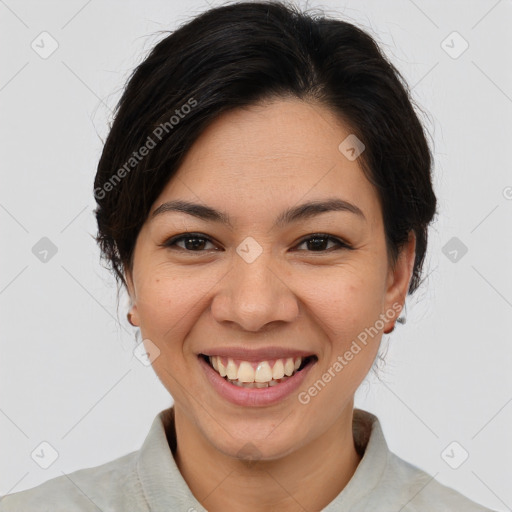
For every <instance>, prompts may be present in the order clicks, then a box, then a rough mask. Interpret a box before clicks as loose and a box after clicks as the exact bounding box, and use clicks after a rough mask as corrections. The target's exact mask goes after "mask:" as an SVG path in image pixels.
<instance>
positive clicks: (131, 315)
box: [126, 306, 139, 327]
mask: <svg viewBox="0 0 512 512" xmlns="http://www.w3.org/2000/svg"><path fill="white" fill-rule="evenodd" d="M126 318H127V319H128V323H129V324H130V325H133V327H138V326H139V318H138V314H137V306H132V307H131V309H130V311H128V313H127V314H126Z"/></svg>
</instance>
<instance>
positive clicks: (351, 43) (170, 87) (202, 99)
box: [94, 1, 436, 294]
mask: <svg viewBox="0 0 512 512" xmlns="http://www.w3.org/2000/svg"><path fill="white" fill-rule="evenodd" d="M279 98H283V99H285V98H297V99H300V100H303V101H312V102H316V103H318V104H321V105H324V106H326V107H327V108H329V109H330V110H331V111H332V112H334V113H335V114H336V115H337V116H338V118H339V119H340V120H342V121H343V122H344V123H345V124H346V126H348V127H349V128H350V131H351V133H353V134H354V135H356V136H357V138H358V139H360V140H361V141H362V142H363V144H364V145H365V150H364V152H363V153H362V154H361V155H360V157H359V158H358V162H359V163H360V166H361V169H362V170H363V172H364V173H365V175H366V177H367V178H368V179H369V181H370V182H371V183H372V184H373V185H374V187H375V188H376V191H377V194H378V197H379V201H380V207H381V211H382V216H383V223H384V230H385V239H386V248H387V254H388V257H389V258H390V261H391V263H392V265H394V264H395V263H396V261H397V257H398V254H399V250H400V249H401V247H403V245H404V243H405V242H407V240H408V238H409V233H410V231H413V232H414V234H415V235H416V256H415V262H414V269H413V274H412V277H411V281H410V284H409V290H408V294H412V293H413V292H414V291H415V290H416V289H417V287H418V286H419V284H420V277H421V270H422V266H423V260H424V257H425V252H426V248H427V238H428V225H429V223H430V221H431V220H432V218H433V216H434V214H435V213H436V196H435V194H434V191H433V189H432V180H431V171H432V169H431V166H432V160H433V158H432V154H431V150H430V147H429V144H428V143H427V140H426V134H427V132H426V131H425V129H424V127H423V126H422V123H421V122H420V120H419V118H418V116H417V114H416V112H415V104H414V102H413V100H412V98H411V92H410V89H409V88H408V86H407V83H406V82H405V80H404V79H403V77H402V76H401V75H400V73H399V71H398V70H397V69H396V68H395V67H394V66H393V64H392V63H391V62H390V61H389V60H388V59H387V58H386V56H385V55H384V53H383V52H382V51H381V50H380V48H379V46H378V45H377V43H376V42H375V41H374V39H373V38H372V37H371V36H370V35H369V34H368V33H366V32H365V31H363V30H362V29H360V28H358V27H356V26H355V25H354V24H351V23H349V22H346V21H342V20H339V19H330V18H328V17H326V16H325V15H312V14H309V13H308V12H305V11H301V10H300V9H299V8H297V7H295V6H292V5H286V4H285V3H283V2H275V1H257V2H239V3H234V4H230V5H224V6H221V7H217V8H213V9H210V10H207V11H205V12H203V13H201V14H200V15H198V16H196V17H195V18H193V19H192V20H190V21H188V22H187V23H185V24H183V25H182V26H180V27H179V28H178V29H177V30H175V31H174V32H171V33H170V35H168V36H166V37H165V38H164V39H162V40H161V41H160V42H158V44H156V45H155V46H154V47H153V48H152V50H151V51H150V52H149V54H148V56H147V57H146V58H145V59H144V61H143V62H142V63H141V64H140V65H138V66H137V67H136V68H135V69H134V71H133V73H132V74H131V76H130V77H129V79H128V81H127V84H126V86H125V88H124V91H123V94H122V96H121V98H120V100H119V102H118V104H117V106H116V108H115V111H114V114H115V118H114V121H113V123H112V125H111V128H110V131H109V134H108V136H107V138H106V141H105V144H104V147H103V152H102V155H101V158H100V160H99V164H98V168H97V173H96V177H95V180H94V195H95V198H96V202H97V208H96V209H95V215H96V220H97V223H98V234H97V236H96V241H97V243H98V245H99V247H100V250H101V258H102V259H103V260H105V261H106V262H107V265H108V267H109V268H110V269H111V270H113V272H114V275H115V277H116V279H117V281H118V284H120V283H123V284H124V286H125V287H126V281H125V277H124V272H125V271H126V270H127V269H129V270H131V269H132V264H133V253H134V248H135V243H136V240H137V236H138V234H139V232H140V229H141V228H142V226H143V224H144V222H145V221H146V219H147V216H148V214H149V211H150V208H151V205H152V204H153V203H154V201H155V200H156V198H157V197H158V196H159V195H160V193H161V191H162V190H163V188H164V187H165V185H166V184H167V183H168V182H169V180H170V179H172V177H173V175H174V174H175V173H176V171H177V170H178V168H179V166H180V163H181V162H182V161H183V158H184V156H185V155H186V154H187V151H188V150H189V149H190V147H191V146H192V144H193V143H194V142H195V141H196V140H197V138H198V137H199V136H200V134H201V133H202V132H203V131H204V130H205V128H206V127H207V126H208V125H209V124H210V123H212V121H214V120H215V119H216V118H217V117H219V116H220V115H221V114H223V113H225V112H227V111H230V110H233V109H237V108H242V107H248V106H251V105H256V104H262V103H264V102H265V101H270V100H273V99H279ZM164 132H165V134H164ZM157 135H158V136H157ZM150 141H152V142H150ZM340 142H341V141H340ZM152 143H154V147H152V146H153V144H152ZM143 148H146V149H145V150H144V149H143ZM212 172H213V171H212Z"/></svg>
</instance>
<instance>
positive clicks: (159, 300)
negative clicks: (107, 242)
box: [137, 267, 213, 344]
mask: <svg viewBox="0 0 512 512" xmlns="http://www.w3.org/2000/svg"><path fill="white" fill-rule="evenodd" d="M210 281H211V277H207V276H206V275H204V274H202V273H198V272H197V271H196V272H191V271H180V273H179V274H177V272H176V271H175V270H174V271H173V270H172V269H170V268H165V267H162V268H159V269H156V270H155V271H153V272H152V276H151V278H148V279H145V280H142V284H141V285H140V286H139V288H138V296H137V310H138V313H139V317H140V321H141V330H142V334H143V335H144V336H145V337H148V338H150V339H152V338H154V339H155V343H157V344H164V343H165V344H169V343H170V342H171V341H172V340H175V339H181V338H180V336H181V337H183V336H185V335H186V333H187V332H188V331H189V330H190V329H191V327H192V325H193V324H194V322H195V321H196V320H197V315H198V314H199V313H200V308H201V299H202V298H204V297H205V296H206V295H207V291H208V289H209V288H211V286H212V284H213V282H212V283H210Z"/></svg>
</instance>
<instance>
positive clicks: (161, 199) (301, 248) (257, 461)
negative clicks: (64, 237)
mask: <svg viewBox="0 0 512 512" xmlns="http://www.w3.org/2000/svg"><path fill="white" fill-rule="evenodd" d="M431 162H432V160H431V153H430V150H429V146H428V144H427V141H426V138H425V133H424V131H423V128H422V126H421V124H420V122H419V120H418V118H417V116H416V114H415V112H414V109H413V106H412V104H411V100H410V98H409V95H408V92H407V89H406V87H405V85H404V84H403V83H402V79H401V77H400V75H399V73H398V72H397V70H396V69H395V68H394V67H393V66H392V65H391V64H390V63H389V62H388V61H387V60H386V59H385V57H384V56H383V55H382V53H381V52H380V51H379V49H378V47H377V45H376V44H375V42H374V41H373V40H372V39H371V38H370V36H368V35H367V34H366V33H364V32H362V31H361V30H360V29H358V28H356V27H355V26H353V25H351V24H349V23H346V22H343V21H339V20H333V19H326V18H318V19H314V18H311V17H309V16H307V15H306V14H304V13H301V12H299V11H298V10H296V9H295V8H292V7H287V6H285V5H283V4H278V3H274V2H271V3H268V2H254V3H252V2H251V3H239V4H233V5H228V6H224V7H220V8H217V9H212V10H210V11H208V12H206V13H204V14H202V15H200V16H198V17H197V18H196V19H194V20H192V21H191V22H189V23H188V24H186V25H184V26H182V27H181V28H180V29H179V30H177V31H175V32H174V33H173V34H171V35H170V36H168V37H167V38H165V39H164V40H163V41H161V42H160V43H159V44H157V45H156V46H155V48H154V49H153V50H152V52H151V54H150V55H149V56H148V57H147V58H146V59H145V61H144V62H143V63H142V64H141V65H140V66H138V68H137V69H136V70H135V72H134V74H133V75H132V77H131V78H130V80H129V82H128V84H127V86H126V90H125V92H124V94H123V96H122V98H121V100H120V103H119V105H118V109H117V112H116V118H115V122H114V123H113V126H112V128H111V131H110V134H109V136H108V138H107V140H106V143H105V147H104V150H103V154H102V156H101V160H100V162H99V166H98V170H97V175H96V179H95V183H94V194H95V197H96V201H97V204H98V206H97V209H96V217H97V221H98V236H97V241H98V243H99V245H100V247H101V250H102V253H103V256H104V258H105V259H106V261H107V262H108V263H109V264H110V266H111V268H112V270H113V272H114V273H115V275H116V277H117V278H118V281H119V283H120V284H122V285H123V286H125V287H126V290H127V292H128V293H129V296H130V298H131V308H130V311H129V312H128V317H129V319H130V322H131V323H132V324H133V325H134V326H137V327H139V328H140V330H141V333H142V337H143V338H144V347H145V349H146V351H147V354H146V355H147V357H148V359H149V360H150V361H151V363H152V365H153V367H154V370H155V372H156V373H157V375H158V377H159V378H160V380H161V382H162V383H163V384H164V386H165V387H166V388H167V389H168V391H169V393H170V394H171V395H172V397H173V399H174V405H173V407H170V408H169V409H167V410H164V411H162V412H161V413H160V414H159V415H158V416H157V417H156V418H155V420H154V423H153V425H152V426H151V429H150V432H149V434H148V436H147V438H146V440H145V442H144V444H143V446H142V447H141V449H140V450H139V451H137V452H133V453H130V454H128V455H125V456H124V457H121V458H119V459H116V460H114V461H111V462H109V463H107V464H103V465H101V466H98V467H95V468H88V469H83V470H80V471H76V472H74V473H72V474H70V475H64V476H61V477H57V478H54V479H53V480H50V481H48V482H46V483H44V484H42V485H40V486H38V487H35V488H34V489H30V490H27V491H23V492H20V493H15V494H12V495H9V496H7V497H4V499H3V500H2V501H1V502H0V510H2V511H14V510H23V511H30V510H43V509H44V510H52V511H55V510H66V511H70V510H91V511H92V510H98V509H100V510H115V511H131V510H133V511H149V510H162V511H163V510H166V511H168V510H170V511H189V512H192V511H201V510H208V511H210V512H216V511H221V510H222V511H224V510H237V511H241V512H245V511H247V512H249V511H250V512H257V511H258V512H259V511H268V510H277V509H279V510H280V511H298V510H309V511H320V510H324V511H329V512H340V511H347V512H348V511H350V512H354V511H372V510H376V511H393V512H397V511H399V510H401V511H404V512H405V511H432V510H443V511H461V510H464V511H465V512H471V511H483V510H489V509H486V508H484V507H482V506H480V505H478V504H476V503H474V502H472V501H470V500H469V499H467V498H466V497H464V496H462V495H461V494H459V493H457V492H456V491H454V490H452V489H450V488H448V487H445V486H443V485H441V484H439V483H438V482H436V481H435V480H432V477H430V476H429V475H428V474H426V473H424V472H423V471H421V470H420V469H418V468H416V467H415V466H413V465H411V464H409V463H407V462H405V461H403V460H401V459H400V458H398V457H397V456H395V455H394V454H392V453H391V452H390V451H389V450H388V448H387V445H386V441H385V439H384V437H383V434H382V429H381V427H380V424H379V421H378V419H377V418H376V417H375V416H374V415H372V414H370V413H368V412H366V411H363V410H360V409H354V394H355V392H356V390H357V388H358V386H359V385H360V383H361V382H362V381H363V379H364V378H365V376H366V375H367V373H368V371H369V370H370V369H371V367H372V365H373V363H374V361H375V359H376V356H377V353H378V349H379V344H380V340H381V338H382V334H383V333H390V332H391V331H392V330H393V329H394V325H395V322H396V321H397V318H398V315H399V313H400V311H401V309H402V308H403V306H404V303H405V299H406V296H407V294H412V293H414V291H415V290H416V289H417V288H418V286H419V284H420V279H421V269H422V264H423V260H424V256H425V252H426V248H427V231H428V226H429V224H430V222H431V221H432V219H433V217H434V215H435V213H436V197H435V194H434V192H433V189H432V182H431Z"/></svg>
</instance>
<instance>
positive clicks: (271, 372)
mask: <svg viewBox="0 0 512 512" xmlns="http://www.w3.org/2000/svg"><path fill="white" fill-rule="evenodd" d="M209 360H210V363H211V364H212V366H213V368H214V369H215V370H216V371H217V372H219V373H220V375H221V377H227V378H228V379H230V380H236V379H238V380H239V382H270V381H271V380H277V379H282V378H283V377H284V376H285V375H286V376H288V377H290V376H291V375H293V372H294V371H295V370H298V369H299V367H300V365H301V364H302V357H296V358H295V359H294V358H293V357H289V358H287V359H277V360H276V361H275V362H274V365H273V367H271V365H270V363H269V361H260V362H258V363H250V362H248V361H235V360H233V359H232V358H230V357H229V358H228V359H227V362H223V361H222V359H221V357H220V356H209ZM224 361H226V360H224ZM254 366H256V368H254Z"/></svg>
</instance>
